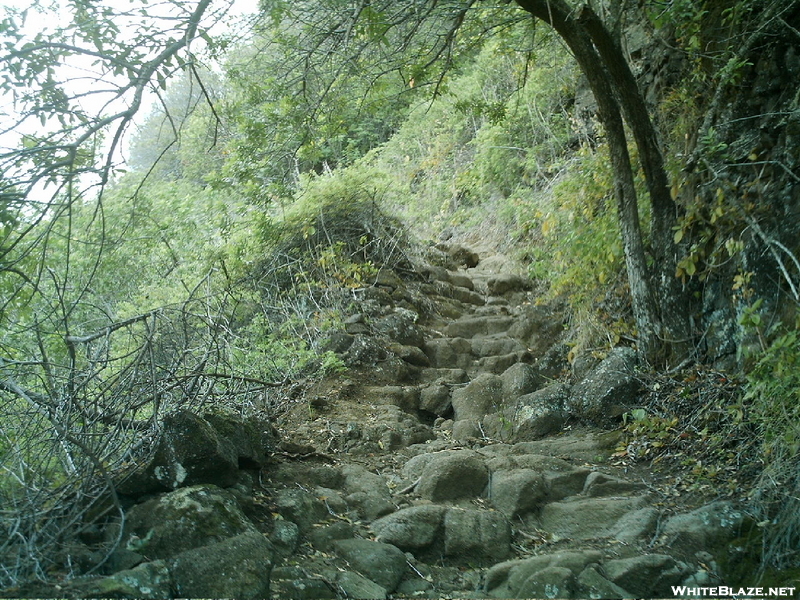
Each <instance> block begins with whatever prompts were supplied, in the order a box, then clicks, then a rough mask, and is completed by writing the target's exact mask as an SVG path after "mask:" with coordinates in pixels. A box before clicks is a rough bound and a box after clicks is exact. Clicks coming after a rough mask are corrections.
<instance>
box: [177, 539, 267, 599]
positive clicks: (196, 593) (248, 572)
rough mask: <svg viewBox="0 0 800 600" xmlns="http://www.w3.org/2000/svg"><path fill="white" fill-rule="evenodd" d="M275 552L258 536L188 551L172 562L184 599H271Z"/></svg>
mask: <svg viewBox="0 0 800 600" xmlns="http://www.w3.org/2000/svg"><path fill="white" fill-rule="evenodd" d="M272 560H273V550H272V545H271V544H270V543H269V541H267V539H266V538H265V537H264V536H263V535H262V534H260V533H258V532H250V533H245V534H242V535H238V536H236V537H232V538H228V539H226V540H223V541H221V542H217V543H216V544H211V545H208V546H204V547H202V548H195V549H194V550H188V551H186V552H183V553H181V554H179V555H178V556H176V557H174V558H172V559H171V560H170V561H169V565H170V570H171V572H172V577H173V581H174V587H175V592H176V594H175V595H176V596H177V597H180V598H267V597H269V580H270V571H271V570H272Z"/></svg>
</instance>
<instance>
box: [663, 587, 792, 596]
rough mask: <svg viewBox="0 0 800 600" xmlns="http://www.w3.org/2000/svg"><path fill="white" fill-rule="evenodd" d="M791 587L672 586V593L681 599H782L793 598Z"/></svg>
mask: <svg viewBox="0 0 800 600" xmlns="http://www.w3.org/2000/svg"><path fill="white" fill-rule="evenodd" d="M796 589H797V588H793V587H771V588H763V587H738V588H735V587H728V586H724V585H720V586H717V587H689V586H685V585H673V586H672V593H673V594H674V595H675V596H680V597H682V598H687V597H688V598H691V597H695V596H696V597H698V598H701V597H709V596H710V597H717V598H727V597H730V598H769V597H781V596H782V597H784V598H794V597H795V594H794V592H795V590H796Z"/></svg>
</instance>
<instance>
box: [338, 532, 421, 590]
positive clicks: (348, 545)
mask: <svg viewBox="0 0 800 600" xmlns="http://www.w3.org/2000/svg"><path fill="white" fill-rule="evenodd" d="M334 548H335V549H336V553H337V554H338V555H339V556H341V557H342V558H344V559H345V560H346V561H347V562H348V563H350V566H351V567H352V568H353V569H355V570H356V571H358V572H359V573H361V574H362V575H364V577H366V578H368V579H369V580H371V581H374V582H375V583H377V584H378V585H380V586H381V587H383V588H385V589H386V590H387V591H388V592H393V591H394V590H395V588H397V584H398V583H400V579H402V577H403V574H404V573H405V572H406V569H407V564H406V555H405V554H403V552H402V550H400V549H399V548H397V547H396V546H392V545H391V544H384V543H383V542H373V541H371V540H360V539H353V540H340V541H337V542H334Z"/></svg>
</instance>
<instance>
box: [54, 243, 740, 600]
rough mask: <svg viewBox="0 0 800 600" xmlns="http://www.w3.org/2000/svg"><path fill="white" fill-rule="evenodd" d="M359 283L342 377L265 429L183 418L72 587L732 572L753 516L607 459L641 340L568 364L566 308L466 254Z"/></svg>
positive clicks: (548, 580)
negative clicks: (106, 547) (105, 546)
mask: <svg viewBox="0 0 800 600" xmlns="http://www.w3.org/2000/svg"><path fill="white" fill-rule="evenodd" d="M353 294H354V298H355V301H354V303H353V305H352V306H353V310H352V311H351V313H352V314H351V315H350V316H349V317H348V319H347V322H346V325H345V331H344V332H340V333H336V334H332V335H330V336H329V338H328V339H327V340H326V342H325V343H326V347H327V348H328V349H330V350H332V351H334V352H336V353H337V354H338V355H340V356H341V357H342V358H343V360H344V361H345V362H346V363H347V364H348V365H350V367H351V368H350V369H349V370H348V371H347V373H345V374H344V375H342V376H341V377H330V378H327V379H325V380H323V381H321V382H317V383H315V384H313V385H312V386H311V387H310V388H309V389H305V390H303V391H302V392H299V393H298V396H297V397H296V398H295V399H294V401H293V405H292V407H291V409H290V410H289V411H288V412H286V413H285V414H284V416H283V417H282V418H281V420H280V422H279V423H278V427H277V428H278V430H279V431H278V432H277V435H276V436H275V437H274V438H273V437H272V435H270V436H267V435H265V432H264V429H265V428H264V427H259V426H258V425H259V424H255V423H253V422H243V421H242V420H241V419H240V418H238V417H237V416H236V415H231V414H220V413H216V414H212V413H209V414H207V415H204V416H203V417H200V416H194V415H189V414H188V413H179V414H177V415H174V416H173V417H171V419H169V420H168V421H167V422H166V423H165V431H164V435H163V437H162V439H161V441H160V442H159V448H158V451H157V452H156V455H155V457H154V458H153V460H152V461H151V462H149V463H148V464H147V465H144V466H141V467H138V468H137V470H136V471H135V472H134V473H133V475H132V476H130V477H128V479H127V480H126V482H125V483H124V484H122V485H121V487H120V493H121V494H123V497H124V498H126V499H127V500H126V501H127V502H128V504H129V507H128V509H127V513H126V518H125V521H124V523H121V524H119V523H117V524H112V526H109V527H106V528H105V529H104V531H96V532H95V535H96V536H98V537H102V536H105V538H106V539H108V537H109V536H117V537H118V539H119V540H120V544H119V546H118V549H117V550H116V551H115V552H114V553H113V554H112V555H111V557H110V559H109V560H108V561H107V562H106V564H105V566H104V567H103V568H104V570H105V572H106V575H105V576H104V577H102V578H94V579H88V580H86V581H83V582H81V583H79V584H76V586H75V587H73V588H71V590H66V593H67V595H74V596H82V597H154V598H159V597H175V596H179V597H196V596H202V597H237V598H246V597H250V598H258V597H268V596H269V597H272V598H292V599H298V600H305V599H311V598H388V597H396V598H400V597H402V598H417V597H421V598H655V597H668V598H669V597H676V596H680V595H681V593H677V594H676V592H675V590H674V589H673V586H687V587H700V586H712V585H716V584H718V583H730V582H731V580H730V579H726V577H728V575H727V574H726V572H725V568H726V565H727V564H728V563H729V562H730V561H731V560H733V559H731V555H732V553H735V548H736V542H735V540H737V539H739V538H741V537H742V536H743V535H744V534H745V533H746V529H747V527H748V523H749V522H748V519H747V518H746V517H745V515H744V514H743V513H742V512H740V511H739V510H737V507H736V506H735V505H734V504H732V503H731V502H729V501H718V502H713V503H710V504H706V505H703V506H699V507H692V508H682V509H681V508H679V507H677V506H676V505H674V504H671V503H669V502H668V501H666V500H665V497H664V495H663V494H661V493H659V491H658V490H657V489H656V488H657V486H656V485H655V484H654V482H653V479H652V478H651V477H650V475H649V473H647V471H646V470H643V471H642V470H627V469H625V468H624V466H622V465H619V464H615V463H614V461H612V460H610V457H611V455H612V454H613V453H614V452H615V450H616V449H617V446H618V444H619V443H620V433H619V431H615V430H614V428H617V429H618V427H619V423H620V416H621V415H622V414H623V412H625V411H627V410H630V409H631V408H632V407H634V406H636V398H637V394H638V393H639V390H640V383H639V381H638V379H637V375H636V356H635V353H634V352H633V350H631V349H629V348H618V349H615V350H614V351H612V352H611V353H609V355H608V356H607V357H606V358H605V359H603V360H599V359H598V360H594V361H592V360H577V361H574V362H573V363H572V364H570V363H568V361H567V354H568V351H569V348H568V347H567V346H566V345H565V344H564V342H563V340H562V336H563V335H564V324H563V319H562V316H561V315H560V314H559V313H558V311H557V310H556V309H555V308H554V307H548V306H538V305H537V304H536V297H535V294H534V293H533V292H532V291H531V290H529V289H526V285H525V283H524V279H523V278H521V277H519V276H518V275H517V274H516V273H515V271H514V266H513V265H512V264H511V263H510V262H509V261H508V260H507V259H505V258H503V257H502V256H498V255H489V254H488V253H476V252H474V251H472V250H468V249H465V248H463V247H461V246H451V247H446V248H444V249H443V250H437V251H431V256H430V257H429V261H428V262H427V263H426V264H424V265H423V266H422V267H418V269H417V272H416V273H414V274H408V273H406V274H403V275H402V276H401V275H400V274H398V273H397V272H395V271H392V270H388V269H386V270H383V271H381V272H380V274H379V275H378V276H377V278H376V280H375V282H374V285H372V286H369V287H365V288H362V289H359V290H356V291H355V292H353ZM608 426H611V427H608ZM276 440H277V441H276ZM265 444H266V445H268V450H269V452H268V453H267V454H268V456H265V453H264V445H265ZM684 595H685V594H684ZM689 595H690V594H689ZM690 596H691V595H690Z"/></svg>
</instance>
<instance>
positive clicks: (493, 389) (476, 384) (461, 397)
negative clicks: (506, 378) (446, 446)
mask: <svg viewBox="0 0 800 600" xmlns="http://www.w3.org/2000/svg"><path fill="white" fill-rule="evenodd" d="M452 404H453V413H454V421H455V422H456V424H458V422H459V421H462V422H464V424H465V425H470V426H473V427H477V423H479V422H481V421H483V417H484V416H485V415H487V414H490V413H494V412H497V411H499V410H500V409H501V408H502V407H503V380H502V378H501V377H499V376H498V375H493V374H491V373H482V374H481V375H479V376H478V377H476V378H475V379H473V380H472V381H471V382H470V383H469V384H468V385H466V386H465V387H463V388H460V389H457V390H455V391H453V394H452ZM465 431H466V430H465ZM468 435H470V434H468ZM454 436H455V437H459V438H460V437H462V436H456V434H455V429H454ZM465 437H466V436H465Z"/></svg>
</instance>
